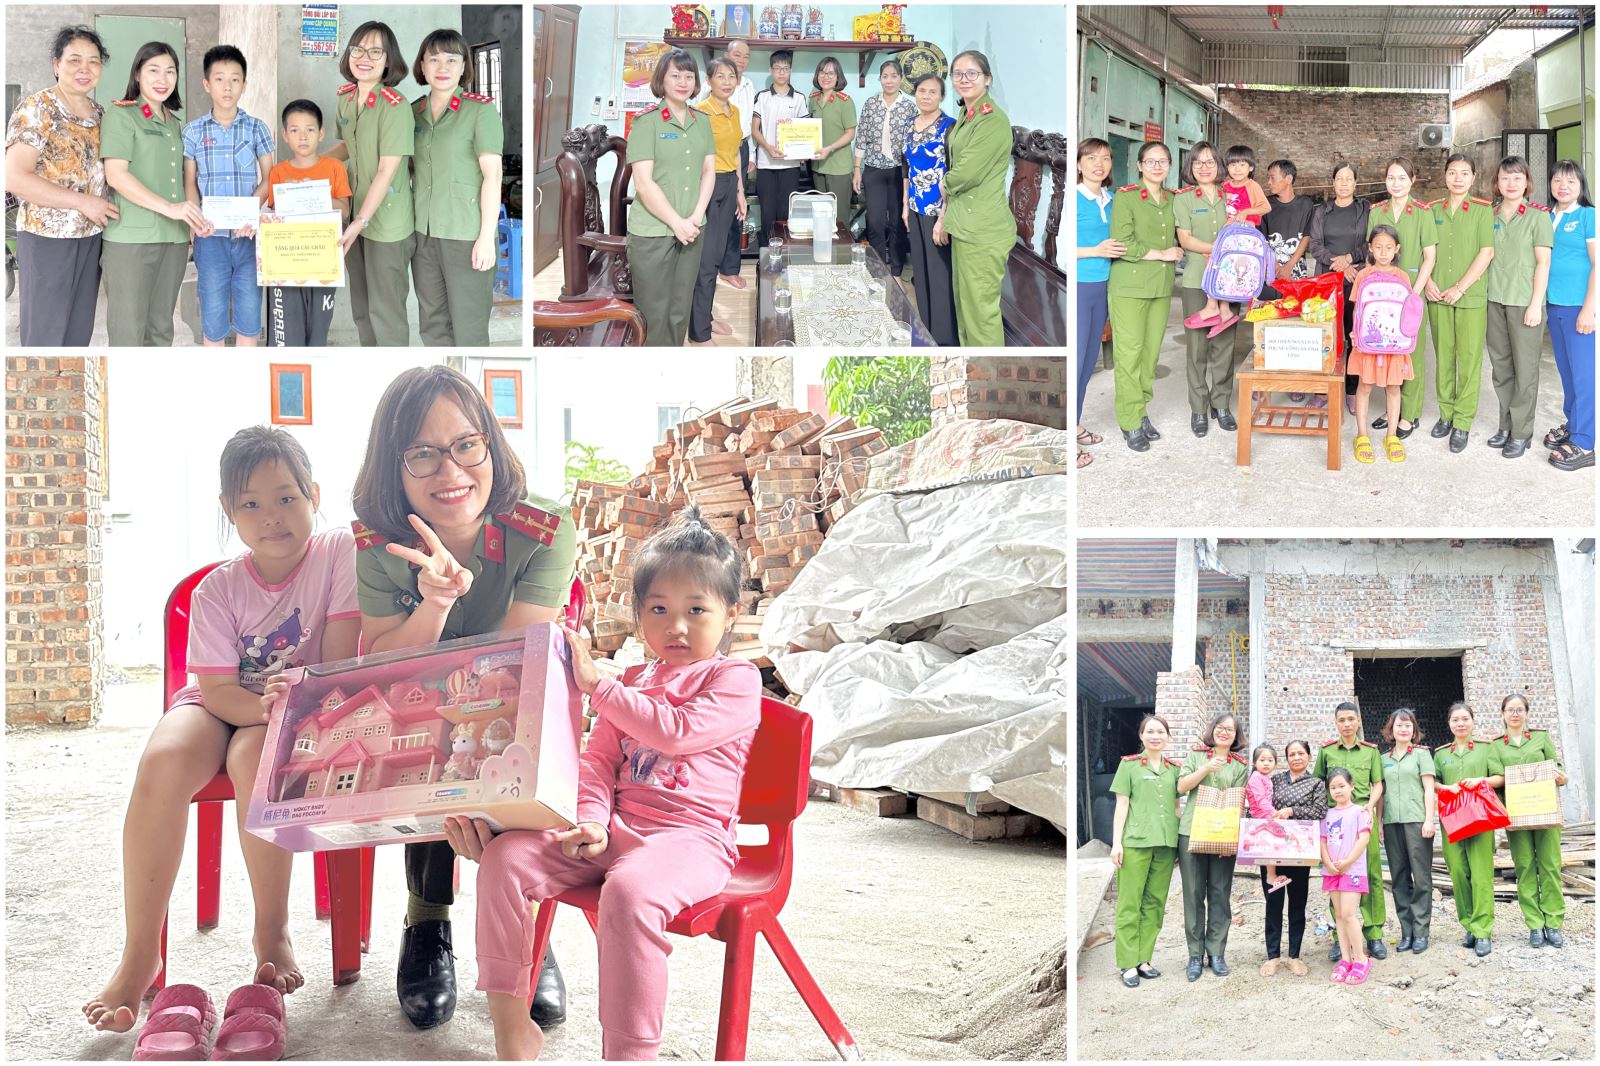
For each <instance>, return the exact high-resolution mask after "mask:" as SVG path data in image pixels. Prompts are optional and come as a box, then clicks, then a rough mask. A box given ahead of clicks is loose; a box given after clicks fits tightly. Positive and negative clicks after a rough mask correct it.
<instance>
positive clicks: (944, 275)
mask: <svg viewBox="0 0 1600 1066" xmlns="http://www.w3.org/2000/svg"><path fill="white" fill-rule="evenodd" d="M914 95H915V97H916V101H917V115H916V118H915V119H913V120H912V122H911V126H910V131H909V133H908V134H907V136H906V139H905V141H904V142H903V143H904V144H905V148H904V150H903V155H904V158H905V161H906V171H905V178H904V179H903V181H902V183H901V188H902V190H903V194H904V195H903V196H902V198H901V201H900V220H901V222H903V223H904V224H905V227H906V229H907V230H908V231H909V233H910V244H911V283H912V287H913V288H914V289H915V290H916V297H917V312H918V313H919V314H921V316H922V321H923V323H924V324H925V325H926V326H927V327H928V332H930V333H932V334H933V339H934V340H935V341H937V342H938V343H939V344H940V345H948V346H951V347H953V346H955V345H957V344H959V343H960V339H959V337H958V335H957V333H956V298H955V287H954V285H953V284H952V283H951V280H950V277H951V276H950V240H949V238H948V237H946V238H945V239H944V241H943V242H942V243H937V244H936V243H935V242H934V239H933V226H934V223H935V222H937V221H939V215H940V213H941V212H942V211H943V210H944V187H943V181H944V172H945V168H946V167H947V166H948V165H949V160H948V157H947V156H946V154H945V136H946V135H947V134H948V133H949V132H950V127H952V126H954V125H955V124H956V120H955V119H953V118H951V117H950V116H949V115H947V114H945V113H944V111H943V110H942V106H943V104H944V79H943V78H941V77H939V75H937V74H924V75H923V76H922V77H920V78H918V79H917V84H916V89H915V94H914Z"/></svg>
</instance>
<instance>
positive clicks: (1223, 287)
mask: <svg viewBox="0 0 1600 1066" xmlns="http://www.w3.org/2000/svg"><path fill="white" fill-rule="evenodd" d="M1277 265H1278V260H1277V258H1276V257H1275V256H1274V255H1273V254H1272V245H1270V244H1268V243H1267V238H1266V235H1265V234H1263V233H1262V232H1261V231H1260V230H1258V229H1256V228H1255V226H1253V225H1251V224H1250V223H1248V222H1229V223H1228V224H1227V225H1225V226H1223V227H1222V231H1221V232H1220V233H1218V234H1217V239H1216V240H1215V241H1214V242H1212V245H1211V256H1210V258H1209V259H1207V260H1206V272H1205V275H1204V276H1203V277H1202V278H1201V279H1200V287H1201V288H1202V289H1204V290H1205V294H1206V295H1207V296H1210V297H1212V298H1214V299H1217V300H1226V301H1228V302H1229V303H1249V302H1250V301H1251V300H1254V299H1255V298H1256V297H1257V296H1259V295H1260V294H1261V290H1262V289H1263V288H1265V287H1266V285H1267V282H1269V281H1271V280H1272V278H1273V276H1274V275H1275V274H1276V273H1277V269H1276V268H1277Z"/></svg>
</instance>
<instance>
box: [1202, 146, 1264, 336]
mask: <svg viewBox="0 0 1600 1066" xmlns="http://www.w3.org/2000/svg"><path fill="white" fill-rule="evenodd" d="M1226 162H1227V167H1228V180H1227V181H1225V182H1223V183H1222V185H1221V186H1220V190H1221V192H1222V199H1221V204H1222V210H1223V212H1224V214H1226V216H1227V221H1228V222H1248V223H1249V224H1250V225H1252V226H1259V225H1261V220H1262V219H1264V218H1266V217H1267V212H1269V211H1271V210H1272V205H1271V204H1269V203H1268V202H1267V194H1266V191H1265V190H1264V189H1262V188H1261V183H1260V182H1258V181H1256V178H1255V174H1256V153H1255V150H1254V149H1253V148H1251V147H1250V146H1249V145H1245V144H1236V145H1234V146H1233V147H1232V148H1229V149H1228V154H1227V156H1226ZM1238 317H1239V316H1238V315H1237V314H1235V313H1234V310H1233V308H1232V307H1231V306H1229V305H1228V304H1225V303H1223V302H1222V301H1220V300H1218V299H1217V298H1216V297H1215V296H1207V297H1206V305H1205V306H1204V307H1202V308H1201V309H1200V310H1198V311H1196V312H1195V313H1194V314H1192V315H1190V316H1189V317H1188V318H1186V319H1184V320H1183V324H1184V325H1185V326H1187V327H1188V328H1189V329H1199V328H1200V327H1201V326H1210V327H1211V333H1210V334H1209V335H1210V336H1212V337H1215V336H1216V335H1217V334H1219V333H1221V332H1222V331H1223V330H1225V329H1227V328H1228V327H1229V326H1231V325H1233V322H1234V319H1236V318H1238Z"/></svg>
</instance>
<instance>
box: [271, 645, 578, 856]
mask: <svg viewBox="0 0 1600 1066" xmlns="http://www.w3.org/2000/svg"><path fill="white" fill-rule="evenodd" d="M570 655H571V653H570V650H569V648H568V646H567V642H566V638H565V637H564V636H563V635H562V633H561V631H560V630H559V629H558V628H557V627H555V626H554V625H550V624H548V623H541V624H539V625H532V626H528V627H527V628H526V629H524V630H522V631H520V632H506V633H498V634H493V635H490V636H482V637H465V638H462V639H460V640H452V641H446V642H444V643H440V644H433V645H429V646H428V647H427V648H426V649H416V650H409V651H398V652H390V653H385V654H381V655H369V656H365V657H361V658H356V659H345V660H342V661H340V662H332V663H323V664H321V665H319V666H311V667H306V668H303V669H299V670H295V671H291V672H290V674H289V677H290V680H291V681H292V682H293V684H292V686H291V687H290V689H289V691H288V693H287V694H286V695H285V696H284V697H283V698H282V699H280V700H279V701H278V704H277V706H276V707H274V708H273V711H272V715H271V719H270V721H269V722H268V724H267V739H266V744H265V748H264V751H263V754H262V760H261V769H260V771H259V772H258V773H257V775H256V784H255V790H254V792H253V793H252V795H251V797H250V809H249V812H248V814H247V816H246V821H245V828H246V829H248V830H249V831H250V832H252V833H254V834H255V835H257V836H259V837H261V838H263V839H265V840H270V841H272V842H273V843H274V844H277V845H278V846H279V847H282V848H287V849H289V850H290V851H323V850H328V849H334V848H350V847H366V846H368V845H372V844H387V843H395V842H406V843H410V842H415V841H422V840H442V839H444V818H445V816H446V815H464V816H471V817H475V818H482V819H484V820H485V821H487V822H488V823H489V824H490V825H491V826H492V827H493V828H494V829H495V831H497V832H498V831H501V830H505V829H565V828H569V827H570V826H571V825H572V824H573V823H574V821H575V819H576V816H577V801H578V739H579V737H580V735H581V729H582V725H581V721H582V702H583V697H582V694H581V693H580V692H579V691H578V688H577V685H576V684H574V683H573V680H572V663H571V658H570Z"/></svg>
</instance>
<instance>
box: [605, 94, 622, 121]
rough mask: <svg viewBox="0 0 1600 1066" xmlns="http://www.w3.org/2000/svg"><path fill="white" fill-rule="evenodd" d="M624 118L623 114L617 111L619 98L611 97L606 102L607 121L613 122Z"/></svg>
mask: <svg viewBox="0 0 1600 1066" xmlns="http://www.w3.org/2000/svg"><path fill="white" fill-rule="evenodd" d="M621 117H622V112H620V111H618V110H617V98H616V97H615V96H613V97H611V98H610V99H608V100H607V101H606V121H608V122H612V121H615V120H616V119H619V118H621Z"/></svg>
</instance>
